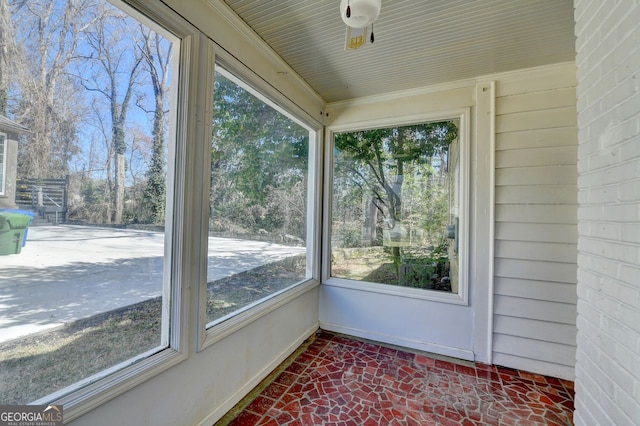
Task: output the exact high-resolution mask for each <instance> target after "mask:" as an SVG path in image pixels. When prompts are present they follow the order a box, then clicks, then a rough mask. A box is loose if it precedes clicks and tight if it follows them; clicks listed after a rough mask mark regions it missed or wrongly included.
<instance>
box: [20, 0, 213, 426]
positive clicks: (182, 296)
mask: <svg viewBox="0 0 640 426" xmlns="http://www.w3.org/2000/svg"><path fill="white" fill-rule="evenodd" d="M109 1H110V2H111V3H113V4H114V5H115V6H116V7H118V8H120V9H122V10H124V11H125V12H127V13H128V14H129V15H130V16H132V17H134V18H135V19H137V20H139V21H140V22H142V23H144V24H145V25H147V26H149V27H151V28H154V29H155V30H157V31H158V32H161V33H162V34H163V35H165V36H167V37H168V38H172V39H173V40H174V41H176V42H177V43H176V46H177V47H178V48H179V49H176V50H174V52H175V53H177V51H178V50H179V55H176V65H175V66H174V70H173V71H172V83H171V87H172V88H175V89H172V90H176V91H177V99H176V100H175V102H174V105H172V107H175V111H174V112H173V113H172V117H171V119H170V125H169V129H170V130H169V131H170V135H169V140H170V141H173V142H172V143H169V160H168V162H167V163H168V164H170V165H171V164H172V165H173V167H168V182H169V183H170V184H172V185H173V186H172V188H173V191H168V192H167V210H166V212H167V213H166V223H167V224H170V225H171V226H169V227H167V229H166V232H165V259H168V260H166V261H165V267H164V271H163V309H162V316H163V318H162V338H161V345H163V346H164V345H166V346H167V347H166V348H164V349H157V348H156V349H152V350H150V351H148V352H146V353H142V354H139V356H137V357H135V358H132V359H130V360H127V361H125V362H123V363H120V364H118V365H115V366H113V367H111V368H109V369H107V370H105V371H103V372H100V373H98V374H96V375H93V376H91V377H87V378H85V379H83V380H81V381H79V382H77V383H74V384H73V385H71V386H69V387H67V388H64V389H61V390H58V391H56V392H54V393H52V394H50V395H47V396H45V397H43V398H41V399H39V400H36V401H33V402H32V404H62V405H63V406H64V409H65V421H71V420H74V419H76V418H78V417H80V416H82V415H83V414H85V413H87V412H89V411H91V410H93V409H94V408H96V407H98V406H100V405H102V404H104V403H106V402H107V401H109V400H111V399H113V398H115V397H116V396H118V395H121V394H123V393H124V392H126V391H128V390H130V389H132V388H134V387H135V386H137V385H138V384H140V383H142V382H144V381H146V380H148V379H150V378H152V377H154V376H156V375H158V374H160V373H161V372H163V371H165V370H167V369H169V368H171V367H173V366H174V365H176V364H178V363H180V362H182V361H184V360H185V359H187V357H188V355H189V350H188V342H189V336H188V331H189V330H188V319H189V306H190V303H191V302H190V300H189V297H188V295H189V292H188V285H187V284H186V283H188V282H190V281H192V280H194V279H196V280H197V277H194V276H193V275H194V274H193V272H192V269H190V268H189V267H188V264H189V259H192V258H193V257H194V256H195V257H198V256H199V255H200V253H199V251H198V247H197V245H198V241H197V239H196V238H189V236H194V235H198V234H199V229H197V226H198V224H197V223H193V222H191V221H189V220H188V218H187V217H186V216H187V214H188V213H189V208H188V207H187V206H190V205H192V204H191V203H196V202H197V200H198V199H199V198H198V197H199V194H196V192H195V191H194V190H193V189H192V188H194V187H195V186H196V185H195V184H194V182H196V181H198V180H199V179H200V177H199V176H198V175H197V173H198V171H197V170H195V168H193V167H191V166H190V163H189V161H193V160H194V159H195V158H197V157H198V155H199V154H198V153H197V152H195V148H194V145H197V144H194V143H188V141H193V140H194V139H195V138H196V137H197V136H198V133H199V132H198V131H197V124H196V118H195V117H196V115H197V114H196V109H197V108H198V105H199V101H198V99H199V98H200V97H201V96H200V92H201V91H200V90H199V88H198V87H197V83H198V80H199V77H200V76H199V72H201V70H200V66H199V58H200V56H201V55H202V52H201V49H202V46H206V44H207V43H208V41H207V39H206V37H204V36H203V35H202V34H201V33H200V32H199V31H197V30H196V28H195V27H193V26H191V25H190V24H189V23H188V22H186V21H185V20H184V19H182V18H181V17H179V16H178V15H177V14H175V13H174V12H173V11H172V10H171V9H169V8H168V7H166V6H165V5H163V4H162V3H160V2H146V1H144V0H126V1H127V4H123V3H121V2H118V1H117V0H109ZM169 330H171V335H169V333H168V331H169Z"/></svg>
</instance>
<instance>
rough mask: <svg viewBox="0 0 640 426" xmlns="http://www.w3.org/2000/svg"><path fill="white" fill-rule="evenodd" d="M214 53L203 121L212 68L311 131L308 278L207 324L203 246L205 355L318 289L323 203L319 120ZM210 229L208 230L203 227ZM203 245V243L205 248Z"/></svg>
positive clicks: (210, 111) (201, 334)
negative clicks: (235, 334) (287, 304)
mask: <svg viewBox="0 0 640 426" xmlns="http://www.w3.org/2000/svg"><path fill="white" fill-rule="evenodd" d="M212 49H213V54H210V55H208V57H209V60H210V61H211V63H210V67H209V68H210V74H209V78H208V81H207V85H208V86H209V87H210V90H209V91H208V93H210V98H211V99H210V100H209V101H208V105H207V108H208V109H207V112H208V114H205V117H212V114H213V78H214V71H215V66H216V64H217V65H219V67H220V68H221V69H222V70H223V72H222V74H223V75H225V76H226V77H230V78H231V79H232V80H235V81H236V82H240V83H241V86H242V87H243V88H244V89H246V90H248V91H249V92H250V93H252V94H253V95H254V96H256V97H258V98H259V99H260V100H261V101H263V102H265V103H266V104H268V105H269V106H271V107H272V108H274V109H276V110H277V111H278V112H280V113H281V114H285V115H286V116H287V117H289V118H290V119H292V120H293V121H295V122H297V123H298V124H299V125H301V126H303V127H305V128H307V129H309V173H308V177H307V246H306V248H307V268H306V269H307V273H306V275H307V277H308V278H305V279H303V280H302V281H300V282H298V283H296V284H293V285H291V286H289V287H287V288H286V289H283V290H281V291H279V292H275V293H274V294H273V295H271V296H268V298H267V299H266V300H260V301H257V302H254V303H251V304H249V305H248V306H245V307H243V308H240V309H239V310H238V311H237V312H233V313H231V314H229V315H228V316H225V317H223V318H221V319H218V320H216V321H212V322H210V323H208V322H207V319H206V303H207V280H206V277H207V271H206V263H207V262H206V253H207V250H208V249H207V247H206V245H205V247H204V252H205V262H204V268H203V269H202V270H201V273H202V274H203V277H204V279H203V282H201V285H200V292H199V300H200V303H199V324H198V338H197V340H198V350H199V351H201V350H204V349H205V348H207V347H209V346H211V345H213V344H214V343H216V342H218V341H220V340H222V339H224V338H225V337H227V336H229V335H231V334H233V333H234V332H236V331H238V330H240V329H241V328H243V327H246V326H247V325H249V324H251V323H252V322H254V321H257V320H258V319H260V318H262V317H264V316H265V315H267V314H268V313H269V312H272V311H274V310H276V309H277V308H279V307H280V306H283V305H284V304H286V303H288V302H290V301H292V300H294V299H296V298H298V297H300V296H301V295H303V294H305V293H307V292H309V291H311V290H313V289H314V288H316V287H317V286H318V285H319V284H320V280H319V277H320V262H319V256H318V255H317V254H318V253H319V251H320V238H319V236H320V232H321V223H320V203H321V201H322V194H321V190H320V187H321V183H322V165H321V160H322V138H323V125H322V123H321V122H319V121H317V120H316V119H315V118H314V117H312V116H310V115H309V114H308V113H306V112H305V111H304V110H303V109H302V108H300V107H298V106H297V105H296V104H295V103H293V102H292V101H291V100H290V99H288V98H287V97H286V96H284V95H283V94H282V93H280V92H279V91H278V90H276V89H275V88H274V87H273V86H271V85H269V84H268V83H266V82H265V81H264V80H263V79H262V78H260V77H259V76H258V75H256V74H255V73H254V72H253V71H252V70H250V69H249V68H248V67H247V66H245V65H244V64H242V63H241V62H239V61H237V60H236V59H235V58H233V57H232V56H231V55H230V54H229V53H228V52H226V51H224V50H223V49H220V48H218V47H217V46H216V45H213V46H212ZM212 124H213V123H209V124H208V125H209V128H208V133H207V134H208V135H211V126H212ZM210 144H211V141H209V147H208V149H209V151H208V152H207V155H206V160H207V170H206V171H205V175H204V176H203V179H205V181H206V182H207V185H206V188H205V192H203V194H202V197H203V199H204V200H209V190H210V188H209V184H210V180H211V179H210V178H211V166H210V164H209V157H210ZM205 204H206V206H205V210H206V211H205V213H206V220H207V221H208V219H209V209H208V204H207V203H205ZM205 229H207V230H208V227H205ZM206 242H207V241H205V244H206Z"/></svg>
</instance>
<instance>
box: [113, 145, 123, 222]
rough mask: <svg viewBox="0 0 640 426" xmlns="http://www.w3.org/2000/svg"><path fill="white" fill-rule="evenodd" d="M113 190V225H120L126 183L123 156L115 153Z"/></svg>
mask: <svg viewBox="0 0 640 426" xmlns="http://www.w3.org/2000/svg"><path fill="white" fill-rule="evenodd" d="M115 177H116V179H115V188H114V192H115V194H114V197H113V200H114V203H113V204H114V211H113V223H115V224H118V225H119V224H121V223H122V212H123V210H124V188H125V182H126V175H125V161H124V154H120V153H116V171H115Z"/></svg>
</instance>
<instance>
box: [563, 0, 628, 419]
mask: <svg viewBox="0 0 640 426" xmlns="http://www.w3.org/2000/svg"><path fill="white" fill-rule="evenodd" d="M574 6H575V18H576V35H577V42H576V51H577V57H576V64H577V77H578V87H577V96H578V128H579V134H578V139H579V149H578V173H579V177H578V203H579V209H578V234H579V236H578V321H577V325H578V338H577V344H578V349H577V364H576V415H575V421H576V424H578V425H596V424H602V425H613V424H615V425H636V424H638V422H640V1H638V0H618V1H600V0H574Z"/></svg>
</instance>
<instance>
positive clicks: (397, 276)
mask: <svg viewBox="0 0 640 426" xmlns="http://www.w3.org/2000/svg"><path fill="white" fill-rule="evenodd" d="M459 127H460V125H459V120H457V119H456V120H447V121H438V122H428V123H424V124H413V125H407V126H397V127H388V128H377V129H370V130H360V131H346V132H336V133H334V135H333V153H332V154H333V155H332V157H333V162H332V164H333V167H332V171H331V172H332V176H333V188H332V192H331V194H332V195H331V218H330V227H331V231H330V232H331V234H330V236H331V240H330V241H331V242H330V262H331V265H330V277H333V278H338V279H343V280H352V281H359V282H365V283H374V284H387V285H393V286H400V287H408V288H414V289H422V290H432V291H438V292H444V293H454V294H458V293H459V284H460V277H459V264H458V263H459V259H460V253H459V237H460V229H461V218H463V217H464V215H463V214H462V206H461V202H462V201H463V200H462V196H461V191H460V184H461V163H460V137H459Z"/></svg>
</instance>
